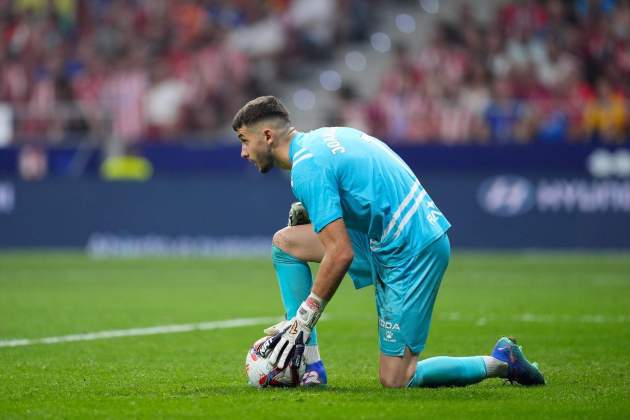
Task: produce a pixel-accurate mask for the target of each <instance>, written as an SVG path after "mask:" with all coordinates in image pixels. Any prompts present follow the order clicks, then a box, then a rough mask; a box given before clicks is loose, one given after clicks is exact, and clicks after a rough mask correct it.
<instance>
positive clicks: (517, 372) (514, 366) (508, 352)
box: [492, 337, 545, 386]
mask: <svg viewBox="0 0 630 420" xmlns="http://www.w3.org/2000/svg"><path fill="white" fill-rule="evenodd" d="M492 357H494V358H495V359H499V360H501V361H502V362H505V363H507V364H508V377H507V379H508V380H509V381H510V382H511V383H514V382H516V383H519V384H521V385H527V386H529V385H544V384H545V377H544V376H543V374H542V373H541V372H540V370H539V369H538V364H536V363H529V361H528V360H527V358H526V357H525V355H524V354H523V349H522V347H521V346H519V345H517V344H516V339H514V338H512V337H501V338H500V339H499V341H497V344H496V345H495V346H494V349H493V350H492Z"/></svg>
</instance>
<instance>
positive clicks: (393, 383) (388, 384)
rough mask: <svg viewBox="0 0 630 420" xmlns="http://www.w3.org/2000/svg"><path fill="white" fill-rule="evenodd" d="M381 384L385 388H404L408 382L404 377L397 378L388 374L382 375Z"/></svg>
mask: <svg viewBox="0 0 630 420" xmlns="http://www.w3.org/2000/svg"><path fill="white" fill-rule="evenodd" d="M379 379H380V380H381V385H383V387H384V388H403V387H405V386H406V385H407V384H406V383H405V382H406V381H405V380H404V378H395V377H393V376H388V375H380V378H379Z"/></svg>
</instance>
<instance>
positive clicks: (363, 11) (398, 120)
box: [0, 0, 630, 145]
mask: <svg viewBox="0 0 630 420" xmlns="http://www.w3.org/2000/svg"><path fill="white" fill-rule="evenodd" d="M395 3H396V4H403V5H408V6H409V7H411V6H413V7H416V8H417V9H418V10H420V8H419V7H418V3H417V2H415V1H414V2H405V1H399V2H395ZM420 3H421V4H422V3H423V2H420ZM429 3H431V2H429ZM433 3H435V4H439V2H433ZM445 3H447V2H445ZM451 3H453V2H451ZM495 3H497V7H496V9H493V16H492V17H491V19H490V20H489V21H480V20H479V19H477V18H476V17H475V13H474V12H475V8H478V7H480V6H479V4H476V3H475V2H456V5H457V13H456V14H455V16H454V17H453V18H451V19H442V20H441V21H439V22H438V24H437V25H435V26H434V27H433V29H431V31H430V32H429V36H428V39H427V40H424V39H422V40H421V39H420V37H421V36H423V35H420V31H415V30H413V29H415V27H412V28H411V29H412V30H405V29H401V31H406V32H408V33H409V36H408V37H407V38H405V40H406V41H404V42H397V43H396V44H395V45H394V46H393V48H392V52H391V53H390V54H387V55H386V56H384V57H386V58H384V59H385V60H388V61H389V64H388V66H387V67H388V69H389V70H387V71H386V72H385V73H384V74H383V76H382V78H381V81H380V83H379V87H378V89H377V91H376V92H375V93H373V94H369V95H368V96H367V97H366V96H365V95H364V94H362V93H361V92H358V91H357V89H355V88H354V86H355V85H356V80H352V78H349V79H344V80H343V81H342V82H341V83H338V82H337V80H336V79H335V78H336V77H338V76H336V73H335V72H333V73H332V75H330V76H331V77H332V81H331V80H328V82H326V80H324V79H322V83H328V85H330V84H331V83H332V85H333V86H332V87H331V88H329V89H328V90H329V91H332V92H330V93H329V94H330V95H333V96H335V101H333V102H332V109H330V110H328V112H327V115H328V118H326V120H325V121H321V123H330V124H348V125H353V126H358V127H359V128H365V129H366V130H368V131H370V132H372V133H374V134H376V135H378V136H381V137H383V138H384V139H386V140H388V141H390V142H411V143H444V144H453V145H454V144H467V143H481V144H485V143H496V144H504V143H532V142H542V143H562V142H580V143H589V142H602V143H607V144H622V143H627V139H628V132H629V123H628V121H629V120H630V118H629V116H628V113H629V110H628V102H627V99H628V95H630V29H629V28H630V2H629V1H627V0H625V1H613V0H602V1H587V0H574V1H561V0H526V1H521V2H495ZM389 7H390V5H384V3H383V2H380V1H377V2H368V1H366V0H343V1H334V0H320V1H317V2H311V1H308V0H274V1H267V2H259V1H253V0H239V1H230V2H227V1H218V0H217V1H213V0H187V1H169V0H158V1H146V0H145V1H141V0H136V1H132V2H124V1H118V0H100V1H96V0H66V1H62V0H59V1H53V2H48V1H44V0H16V1H4V2H2V3H1V6H0V8H1V12H2V13H0V15H1V16H2V17H1V18H0V36H1V42H0V69H2V71H1V73H0V78H1V80H0V125H1V126H2V127H0V144H5V145H6V144H10V143H12V144H25V143H28V144H33V143H35V144H41V143H44V144H46V145H51V144H52V145H54V144H57V143H64V142H72V141H74V142H84V143H85V142H96V143H98V142H101V141H102V140H103V139H104V138H110V137H113V138H115V139H118V140H120V141H121V142H122V143H123V144H136V143H139V142H140V143H141V142H146V141H162V142H176V141H178V139H181V138H184V137H185V138H187V139H191V138H200V139H203V141H210V140H211V139H216V138H220V137H221V136H222V134H225V128H226V126H227V124H226V123H227V122H228V121H229V119H230V117H231V115H232V114H233V112H234V111H235V110H236V109H237V108H238V107H239V105H240V104H242V103H243V101H245V100H246V99H248V98H250V97H253V96H256V95H258V94H262V93H268V92H269V91H270V90H271V91H275V90H276V88H278V89H280V87H281V86H282V85H283V83H285V82H290V81H292V80H293V81H295V80H298V81H299V83H304V84H305V85H307V84H308V79H309V78H311V79H313V78H316V77H317V76H314V75H312V74H311V73H312V72H310V73H309V70H310V69H311V68H312V67H317V66H318V65H321V63H332V64H333V65H332V66H331V67H334V66H335V65H337V64H339V63H336V62H335V60H337V61H339V59H338V58H336V55H335V53H336V52H338V51H341V50H343V48H344V46H346V45H350V44H352V45H359V46H361V45H369V42H370V39H369V38H370V34H371V33H372V32H374V31H375V28H380V27H383V22H382V20H383V19H382V18H381V19H380V20H379V19H378V18H376V16H382V13H380V11H381V9H384V8H389ZM406 17H409V16H408V15H406ZM403 23H404V22H403ZM407 23H408V24H409V22H407ZM411 23H413V22H411ZM414 25H415V24H414ZM421 42H424V43H425V44H423V45H424V46H423V47H422V48H419V49H418V48H415V49H414V48H410V46H413V45H414V44H419V43H421ZM372 44H373V45H374V40H372ZM375 48H377V47H375ZM329 67H330V66H329ZM360 77H362V75H361V73H357V74H356V75H355V76H354V78H355V79H356V78H360ZM306 94H307V95H309V94H310V93H309V92H308V91H307V93H306ZM309 98H310V97H308V96H307V100H308V99H309ZM289 101H290V100H289Z"/></svg>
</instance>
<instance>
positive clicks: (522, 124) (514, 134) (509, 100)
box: [484, 79, 527, 144]
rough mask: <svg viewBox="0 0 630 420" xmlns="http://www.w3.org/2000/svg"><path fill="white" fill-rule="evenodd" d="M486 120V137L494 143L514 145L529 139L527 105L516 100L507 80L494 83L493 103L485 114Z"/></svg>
mask: <svg viewBox="0 0 630 420" xmlns="http://www.w3.org/2000/svg"><path fill="white" fill-rule="evenodd" d="M484 119H485V122H486V127H487V132H486V137H487V139H488V140H490V141H491V142H492V143H503V144H505V143H514V142H517V141H525V140H526V138H527V137H526V136H527V131H526V127H527V125H526V124H527V113H526V108H525V105H524V104H523V102H522V101H520V100H518V99H516V98H514V96H513V92H512V88H511V86H510V82H509V80H507V79H499V80H496V81H495V82H494V86H493V97H492V101H491V102H490V105H488V108H487V109H486V111H485V112H484Z"/></svg>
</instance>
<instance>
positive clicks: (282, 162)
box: [274, 127, 298, 169]
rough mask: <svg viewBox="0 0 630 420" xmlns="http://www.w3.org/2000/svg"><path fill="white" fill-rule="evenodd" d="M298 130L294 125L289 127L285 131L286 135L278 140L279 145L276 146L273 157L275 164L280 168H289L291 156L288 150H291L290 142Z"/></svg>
mask: <svg viewBox="0 0 630 420" xmlns="http://www.w3.org/2000/svg"><path fill="white" fill-rule="evenodd" d="M297 134H298V131H297V130H296V129H295V127H291V128H289V130H288V131H287V134H286V137H285V138H284V139H283V140H282V141H281V142H280V146H278V147H277V148H276V150H275V153H274V155H275V159H276V165H277V166H279V167H280V168H282V169H291V166H292V165H291V157H290V155H289V151H290V150H291V142H292V141H293V140H294V139H295V137H296V136H297Z"/></svg>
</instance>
